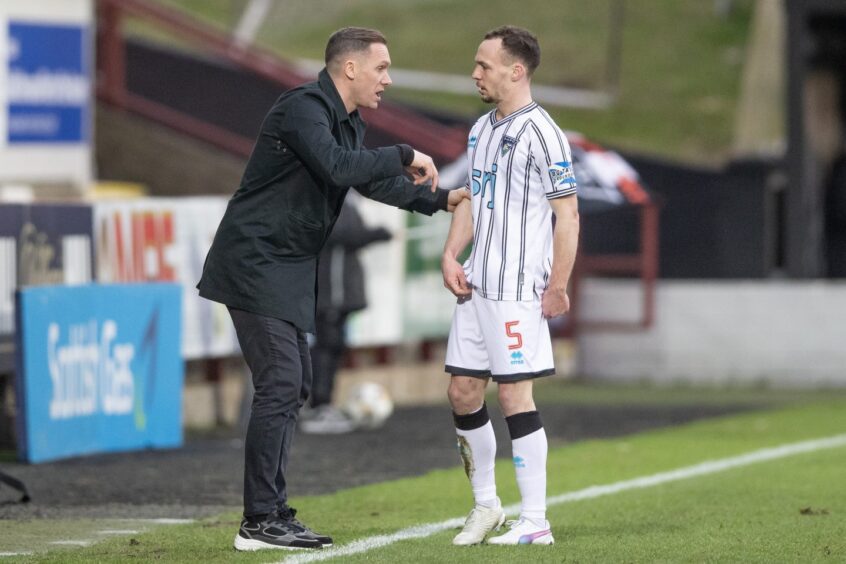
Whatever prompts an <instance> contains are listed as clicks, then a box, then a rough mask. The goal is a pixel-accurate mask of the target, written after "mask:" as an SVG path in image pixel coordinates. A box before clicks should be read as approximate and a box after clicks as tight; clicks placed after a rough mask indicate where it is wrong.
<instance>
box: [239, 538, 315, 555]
mask: <svg viewBox="0 0 846 564" xmlns="http://www.w3.org/2000/svg"><path fill="white" fill-rule="evenodd" d="M233 545H234V546H235V550H240V551H241V552H253V551H256V550H266V549H276V550H320V549H321V548H322V546H316V547H314V548H306V547H303V546H279V545H276V544H270V543H267V542H264V541H260V540H256V539H245V538H244V537H242V536H241V535H238V534H236V535H235V542H234V543H233ZM324 546H325V545H324Z"/></svg>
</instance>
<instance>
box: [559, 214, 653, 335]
mask: <svg viewBox="0 0 846 564" xmlns="http://www.w3.org/2000/svg"><path fill="white" fill-rule="evenodd" d="M659 211H660V210H659V207H658V205H657V204H656V203H654V202H649V203H646V204H644V205H641V206H639V212H640V249H639V252H638V253H635V254H630V255H582V254H580V255H579V256H578V258H577V260H576V266H575V268H574V272H573V281H572V286H571V289H570V293H571V298H572V307H571V311H570V317H571V319H573V323H571V324H569V325H568V327H567V331H566V336H572V335H573V334H574V333H575V332H576V331H579V330H596V331H641V330H644V329H648V328H650V327H652V325H653V323H654V322H655V283H656V281H657V279H658V213H659ZM603 274H613V275H621V274H632V275H635V276H637V277H638V278H639V279H640V282H641V284H642V288H641V291H642V295H641V315H640V320H638V321H635V322H630V321H618V320H614V319H603V320H591V321H585V320H582V319H580V317H579V312H580V310H581V308H580V304H579V294H580V291H581V286H582V284H583V282H584V279H585V278H587V277H590V276H601V275H603Z"/></svg>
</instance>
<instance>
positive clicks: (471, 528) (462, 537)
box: [452, 500, 505, 546]
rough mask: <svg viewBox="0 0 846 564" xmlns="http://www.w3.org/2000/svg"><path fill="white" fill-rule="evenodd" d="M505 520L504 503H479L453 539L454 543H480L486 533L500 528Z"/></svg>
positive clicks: (465, 544) (467, 544) (466, 544)
mask: <svg viewBox="0 0 846 564" xmlns="http://www.w3.org/2000/svg"><path fill="white" fill-rule="evenodd" d="M497 501H499V500H497ZM504 522H505V513H504V512H503V511H502V504H499V505H497V507H484V506H481V505H477V506H476V507H474V508H473V510H472V511H471V512H470V515H468V516H467V520H466V521H465V522H464V528H463V529H461V532H460V533H458V534H457V535H456V536H455V538H454V539H452V544H456V545H459V546H469V545H471V544H479V543H480V542H482V541H483V540H485V535H487V534H488V533H490V532H491V531H493V530H494V529H499V528H500V527H501V526H502V524H503V523H504Z"/></svg>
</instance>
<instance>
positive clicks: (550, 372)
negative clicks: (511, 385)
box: [444, 364, 555, 383]
mask: <svg viewBox="0 0 846 564" xmlns="http://www.w3.org/2000/svg"><path fill="white" fill-rule="evenodd" d="M444 371H445V372H447V373H449V374H451V375H452V376H470V377H471V378H490V379H492V380H493V381H494V382H505V383H508V382H521V381H523V380H532V379H534V378H542V377H544V376H554V375H555V369H554V368H547V369H545V370H539V371H538V372H518V373H516V374H491V371H490V370H473V369H471V368H460V367H458V366H450V365H449V364H447V365H446V366H444Z"/></svg>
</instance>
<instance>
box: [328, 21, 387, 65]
mask: <svg viewBox="0 0 846 564" xmlns="http://www.w3.org/2000/svg"><path fill="white" fill-rule="evenodd" d="M373 43H382V44H383V45H387V44H388V40H387V39H385V36H384V35H382V32H380V31H377V30H375V29H367V28H364V27H344V28H341V29H339V30H338V31H336V32H335V33H333V34H332V35H331V36H330V37H329V41H328V42H327V43H326V54H325V57H324V59H325V61H326V66H327V67H328V66H329V64H330V63H333V62H338V59H340V58H341V57H342V56H344V55H346V54H348V53H358V52H361V51H367V50H368V49H369V48H370V45H371V44H373Z"/></svg>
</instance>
